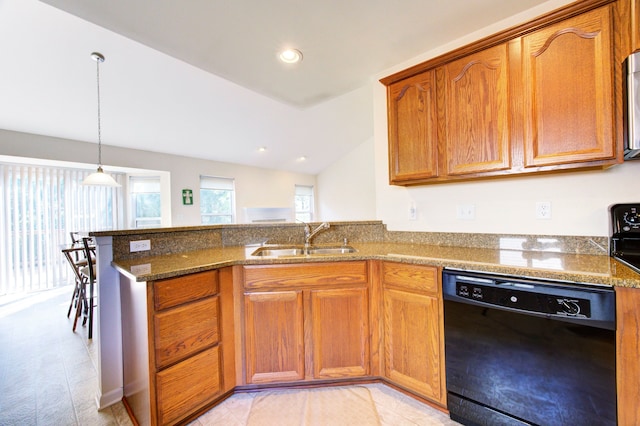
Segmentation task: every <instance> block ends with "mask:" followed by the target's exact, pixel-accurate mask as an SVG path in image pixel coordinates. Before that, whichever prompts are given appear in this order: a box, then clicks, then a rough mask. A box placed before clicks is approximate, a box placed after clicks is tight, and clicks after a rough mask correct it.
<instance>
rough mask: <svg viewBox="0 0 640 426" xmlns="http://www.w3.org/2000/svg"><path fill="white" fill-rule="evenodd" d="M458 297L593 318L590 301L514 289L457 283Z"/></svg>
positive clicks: (541, 311)
mask: <svg viewBox="0 0 640 426" xmlns="http://www.w3.org/2000/svg"><path fill="white" fill-rule="evenodd" d="M456 295H458V296H459V297H463V298H465V299H471V300H476V301H479V302H484V303H487V304H491V305H497V306H504V307H508V308H516V309H521V310H526V311H530V312H537V313H541V314H553V315H560V316H572V317H582V318H590V317H591V304H590V301H589V300H588V299H581V298H577V297H565V296H562V295H557V296H554V295H548V294H539V293H534V292H530V291H525V290H517V289H514V288H499V287H498V288H496V287H490V286H484V285H481V284H477V283H474V284H470V283H466V282H456Z"/></svg>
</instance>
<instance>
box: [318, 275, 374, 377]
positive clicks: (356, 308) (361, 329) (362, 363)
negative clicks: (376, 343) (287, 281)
mask: <svg viewBox="0 0 640 426" xmlns="http://www.w3.org/2000/svg"><path fill="white" fill-rule="evenodd" d="M310 305H311V318H312V320H311V328H312V331H311V336H312V337H311V340H312V342H313V343H312V345H313V377H314V378H316V379H327V378H337V377H355V376H366V375H368V374H369V309H368V306H369V304H368V291H367V289H366V288H364V287H361V288H349V289H341V290H313V291H311V304H310Z"/></svg>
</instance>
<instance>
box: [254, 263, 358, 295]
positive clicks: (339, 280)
mask: <svg viewBox="0 0 640 426" xmlns="http://www.w3.org/2000/svg"><path fill="white" fill-rule="evenodd" d="M366 283H367V262H365V261H361V262H328V263H299V264H293V265H291V264H289V265H260V266H245V267H244V286H245V288H247V289H257V288H265V287H278V288H283V287H296V288H299V287H300V286H322V285H327V284H331V285H332V286H335V285H340V284H366Z"/></svg>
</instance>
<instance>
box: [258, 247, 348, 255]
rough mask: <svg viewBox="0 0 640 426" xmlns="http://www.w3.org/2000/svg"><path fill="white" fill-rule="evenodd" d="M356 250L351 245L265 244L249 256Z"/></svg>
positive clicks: (317, 253) (337, 252)
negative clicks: (306, 245)
mask: <svg viewBox="0 0 640 426" xmlns="http://www.w3.org/2000/svg"><path fill="white" fill-rule="evenodd" d="M357 251H358V250H356V249H355V248H353V247H351V246H312V247H309V248H306V249H305V248H304V246H265V247H258V248H257V249H256V250H255V251H254V252H253V253H251V256H262V257H298V256H314V255H336V254H347V253H355V252H357Z"/></svg>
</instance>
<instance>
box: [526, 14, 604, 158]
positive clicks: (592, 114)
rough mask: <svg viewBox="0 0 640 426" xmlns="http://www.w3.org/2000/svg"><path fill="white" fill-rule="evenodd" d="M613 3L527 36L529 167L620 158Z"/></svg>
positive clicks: (527, 141) (527, 138)
mask: <svg viewBox="0 0 640 426" xmlns="http://www.w3.org/2000/svg"><path fill="white" fill-rule="evenodd" d="M612 45H613V42H612V30H611V14H610V9H609V7H608V6H607V7H602V8H599V9H596V10H593V11H591V12H588V13H585V14H582V15H579V16H576V17H574V18H570V19H567V20H565V21H562V22H561V23H559V24H556V25H552V26H549V27H546V28H544V29H542V30H539V31H536V32H534V33H532V34H530V35H527V36H524V37H522V63H523V70H522V74H523V83H524V88H523V99H524V111H527V115H526V116H525V126H524V127H525V128H524V131H525V135H524V151H525V159H524V160H525V164H524V165H525V167H532V166H545V165H556V164H567V163H576V162H588V161H594V160H604V159H613V158H615V155H616V152H615V141H614V113H613V105H614V96H613V83H612V82H613V76H612V70H613V69H614V66H613V64H614V61H613V48H612Z"/></svg>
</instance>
